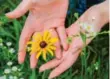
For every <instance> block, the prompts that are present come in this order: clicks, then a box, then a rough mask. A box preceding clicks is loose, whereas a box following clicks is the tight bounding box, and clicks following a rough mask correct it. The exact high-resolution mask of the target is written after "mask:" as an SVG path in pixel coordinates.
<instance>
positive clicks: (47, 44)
mask: <svg viewBox="0 0 110 79" xmlns="http://www.w3.org/2000/svg"><path fill="white" fill-rule="evenodd" d="M57 41H58V38H52V36H51V33H50V32H49V31H45V32H44V33H43V34H41V33H36V34H35V35H34V36H33V37H32V41H30V42H28V44H31V47H30V51H31V53H30V54H32V53H36V58H37V59H39V57H40V56H41V55H42V56H43V59H44V60H46V55H47V53H50V54H51V55H52V56H53V55H54V51H55V50H56V47H55V45H54V44H55V43H56V42H57Z"/></svg>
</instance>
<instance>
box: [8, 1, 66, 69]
mask: <svg viewBox="0 0 110 79" xmlns="http://www.w3.org/2000/svg"><path fill="white" fill-rule="evenodd" d="M67 9H68V0H51V1H48V0H23V1H22V2H21V3H20V5H19V6H18V7H17V8H16V9H15V10H14V11H12V12H10V13H7V14H6V16H7V17H8V18H12V19H13V18H19V17H21V16H22V15H24V14H25V13H26V12H27V11H28V10H29V16H28V17H27V20H26V22H25V25H24V28H23V30H22V33H21V37H20V41H19V53H18V61H19V63H20V64H21V63H23V62H24V59H25V56H26V46H27V42H28V41H29V39H30V37H31V36H32V34H33V33H35V32H43V31H44V30H47V29H52V28H54V27H57V28H56V29H52V30H53V31H52V34H53V36H54V37H58V35H57V32H58V34H59V37H60V40H61V44H62V46H63V48H64V49H65V50H67V48H68V45H67V44H66V38H67V36H66V33H65V28H64V22H65V17H66V13H67ZM56 31H57V32H56ZM55 45H56V47H57V49H56V53H55V54H56V57H57V58H61V48H60V42H59V41H58V42H57V43H56V44H55ZM37 61H38V60H36V57H35V54H33V55H31V57H30V62H31V63H30V65H31V68H35V67H36V64H37Z"/></svg>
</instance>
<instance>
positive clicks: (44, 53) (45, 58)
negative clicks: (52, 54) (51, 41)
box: [42, 50, 47, 61]
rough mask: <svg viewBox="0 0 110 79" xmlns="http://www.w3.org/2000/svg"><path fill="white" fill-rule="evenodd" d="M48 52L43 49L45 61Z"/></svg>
mask: <svg viewBox="0 0 110 79" xmlns="http://www.w3.org/2000/svg"><path fill="white" fill-rule="evenodd" d="M46 52H47V51H46V50H43V52H42V53H43V59H44V60H45V61H46Z"/></svg>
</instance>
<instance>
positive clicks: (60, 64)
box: [39, 6, 108, 79]
mask: <svg viewBox="0 0 110 79" xmlns="http://www.w3.org/2000/svg"><path fill="white" fill-rule="evenodd" d="M98 7H99V6H98ZM101 7H103V6H101ZM104 13H106V12H104ZM92 16H93V17H95V21H94V22H92V23H93V25H94V26H97V27H94V29H95V30H94V31H95V32H99V31H100V30H101V28H102V27H103V25H104V24H106V23H107V22H108V17H105V18H104V20H103V22H102V20H101V19H100V18H102V13H100V11H98V9H97V6H93V7H91V8H90V9H88V10H87V11H86V12H85V13H84V14H83V15H82V16H81V17H80V18H79V19H78V20H77V21H76V22H75V23H74V24H73V25H71V26H70V27H69V28H68V29H67V30H66V31H67V35H68V37H71V36H72V35H78V36H77V37H73V39H72V43H71V44H70V46H69V49H68V50H67V51H63V57H62V58H61V59H60V60H57V59H56V58H55V59H53V60H51V61H49V62H47V63H46V64H44V65H42V66H41V67H40V69H39V72H43V71H45V70H47V69H52V68H54V69H53V71H52V72H51V73H50V75H49V78H50V79H51V78H54V77H57V76H59V75H60V74H62V73H63V72H64V71H66V70H67V69H68V68H70V67H71V66H72V65H73V64H74V63H75V61H76V60H77V58H78V56H79V54H80V52H81V51H82V49H83V47H85V43H84V42H83V41H82V38H81V36H79V35H80V32H81V31H82V32H84V31H85V30H82V29H81V28H80V25H79V22H86V23H87V22H89V23H91V20H92V19H93V17H92ZM107 16H108V14H107ZM92 39H93V38H87V39H86V45H87V44H89V43H90V42H91V40H92Z"/></svg>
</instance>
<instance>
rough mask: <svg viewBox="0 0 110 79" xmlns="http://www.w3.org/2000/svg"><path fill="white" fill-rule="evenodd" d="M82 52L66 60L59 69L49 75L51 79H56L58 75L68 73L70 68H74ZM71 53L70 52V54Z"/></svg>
mask: <svg viewBox="0 0 110 79" xmlns="http://www.w3.org/2000/svg"><path fill="white" fill-rule="evenodd" d="M80 51H81V50H79V51H77V52H76V53H74V54H73V55H71V54H70V55H69V56H68V58H67V59H65V60H64V62H62V63H61V64H60V65H59V66H58V67H56V68H55V69H54V70H53V71H52V72H51V73H50V75H49V79H52V78H55V77H57V76H58V75H60V74H62V73H63V72H64V71H66V70H67V69H68V68H70V67H71V66H72V64H74V63H75V61H76V59H77V58H78V55H79V52H80ZM68 53H69V52H68Z"/></svg>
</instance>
